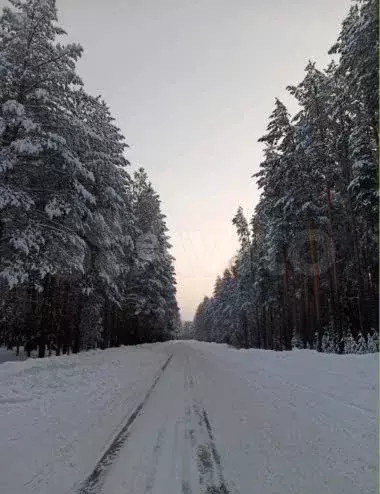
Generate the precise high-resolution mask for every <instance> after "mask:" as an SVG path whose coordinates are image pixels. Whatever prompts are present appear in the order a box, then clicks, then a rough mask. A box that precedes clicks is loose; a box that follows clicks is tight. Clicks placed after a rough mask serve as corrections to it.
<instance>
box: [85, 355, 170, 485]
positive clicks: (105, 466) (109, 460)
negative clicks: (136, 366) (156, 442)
mask: <svg viewBox="0 0 380 494" xmlns="http://www.w3.org/2000/svg"><path fill="white" fill-rule="evenodd" d="M172 357H173V354H170V355H169V357H168V358H167V359H166V361H165V363H164V364H163V365H162V366H161V368H160V370H159V372H158V373H157V375H156V377H155V379H154V380H153V383H152V384H151V386H150V388H149V389H148V391H147V393H146V395H145V397H144V399H143V400H142V401H141V402H140V404H139V405H138V406H137V407H136V409H135V410H134V412H133V413H132V414H131V415H130V416H129V418H128V419H127V421H126V422H125V424H124V426H123V427H122V428H121V430H120V431H119V432H118V434H117V435H116V437H115V439H114V440H113V441H112V443H111V444H110V446H109V447H108V448H107V450H106V451H105V453H104V454H103V456H102V457H101V458H100V460H99V461H98V463H97V464H96V466H95V468H94V470H93V471H92V472H91V474H90V475H89V476H88V477H87V479H86V480H85V481H84V482H83V483H82V485H81V486H80V487H79V489H78V490H77V493H78V494H98V493H99V492H100V491H101V488H102V486H103V483H104V480H105V478H106V476H107V474H108V472H109V470H110V468H111V466H112V464H113V463H114V461H115V459H116V458H117V456H118V455H119V453H120V450H121V448H122V447H123V446H124V444H125V442H126V440H127V439H128V436H129V429H130V427H131V425H132V424H133V422H134V421H135V420H136V418H137V417H138V416H139V415H140V413H141V411H142V409H143V408H144V406H145V404H146V402H147V401H148V399H149V397H150V395H151V394H152V392H153V390H154V388H155V387H156V385H157V383H158V381H159V380H160V378H161V376H162V374H163V373H164V371H165V369H166V368H167V366H168V365H169V362H170V360H171V359H172Z"/></svg>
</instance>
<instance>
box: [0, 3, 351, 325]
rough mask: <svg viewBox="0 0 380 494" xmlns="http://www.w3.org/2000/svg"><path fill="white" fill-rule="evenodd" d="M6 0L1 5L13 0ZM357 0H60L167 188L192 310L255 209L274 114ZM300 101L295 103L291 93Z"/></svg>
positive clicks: (86, 62) (90, 77) (140, 161)
mask: <svg viewBox="0 0 380 494" xmlns="http://www.w3.org/2000/svg"><path fill="white" fill-rule="evenodd" d="M7 3H8V2H7V1H6V0H0V7H2V6H4V5H6V4H7ZM349 5H350V1H349V0H287V1H283V0H261V1H259V0H57V6H58V9H59V18H60V21H61V25H63V27H64V28H65V29H66V30H67V31H68V34H69V40H70V41H76V42H79V43H81V44H82V45H83V47H84V49H85V52H84V56H83V59H82V60H81V61H80V63H79V66H78V68H79V73H80V75H81V76H82V78H83V79H84V82H85V86H86V88H87V90H88V91H89V92H91V93H92V94H98V93H101V94H102V96H103V97H104V99H105V100H106V101H107V103H108V104H109V105H110V107H111V110H112V113H113V115H114V116H115V117H116V119H117V124H118V126H119V127H120V128H121V130H122V132H123V134H124V135H125V136H126V139H127V142H128V143H129V145H130V147H131V149H130V151H129V153H128V157H129V159H130V160H131V161H132V162H133V163H134V164H135V165H136V166H143V167H144V168H145V169H146V170H147V172H148V174H149V177H150V179H151V181H152V183H153V185H154V187H155V188H156V190H157V192H158V193H159V194H160V196H161V200H162V204H163V210H164V213H165V214H166V215H167V224H168V227H169V229H170V233H171V237H172V244H173V246H174V248H173V255H174V256H175V257H176V271H177V281H178V302H179V304H180V308H181V313H182V316H183V318H185V319H189V318H192V316H193V313H194V310H195V308H196V306H197V305H198V303H199V302H200V301H201V300H202V299H203V296H204V295H206V294H210V293H211V292H212V289H213V284H214V281H215V278H216V276H217V275H218V274H220V273H221V272H222V271H223V270H224V269H225V267H226V266H227V265H228V264H229V262H230V260H231V258H232V257H233V255H234V253H235V250H236V248H237V239H236V235H235V231H234V228H233V227H232V224H231V219H232V217H233V215H234V214H235V211H236V209H237V207H238V206H239V205H242V206H243V208H244V209H245V210H246V211H247V212H248V213H249V215H251V213H252V211H253V208H254V206H255V205H256V203H257V200H258V190H257V187H256V185H255V183H254V180H253V179H252V178H250V177H251V175H252V174H253V173H254V172H255V171H256V170H257V169H258V165H259V163H260V159H261V146H260V145H259V144H258V143H257V139H258V138H259V137H260V136H261V135H263V134H264V132H265V128H266V125H267V121H268V115H269V114H270V113H271V111H272V109H273V106H274V98H275V97H276V96H277V97H279V98H280V99H282V100H283V101H284V102H285V103H288V102H289V101H290V100H289V98H288V96H287V94H286V91H285V87H286V86H287V85H288V84H296V83H297V82H299V81H300V80H301V79H302V77H303V70H304V68H305V66H306V64H307V62H308V60H309V59H312V60H316V61H317V62H318V64H320V67H322V68H323V67H325V65H326V64H327V62H328V59H329V57H328V56H327V50H328V49H329V48H330V46H331V45H332V44H333V43H334V42H335V40H336V38H337V36H338V33H339V30H340V23H341V21H342V20H343V18H344V16H345V14H346V13H347V11H348V9H349ZM291 104H292V103H291Z"/></svg>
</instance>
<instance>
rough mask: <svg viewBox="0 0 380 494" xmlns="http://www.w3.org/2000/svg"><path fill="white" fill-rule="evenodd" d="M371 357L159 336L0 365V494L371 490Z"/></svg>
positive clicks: (374, 399) (373, 485)
mask: <svg viewBox="0 0 380 494" xmlns="http://www.w3.org/2000/svg"><path fill="white" fill-rule="evenodd" d="M376 360H377V356H376V355H373V354H371V355H347V356H335V355H326V354H317V353H316V352H311V351H294V352H282V353H275V352H269V351H259V350H249V351H248V350H234V349H231V348H227V347H226V346H224V345H216V344H206V343H198V342H169V343H163V344H157V345H142V346H140V347H134V348H132V347H126V348H120V349H110V350H106V351H104V352H89V353H87V354H80V355H76V356H70V357H57V358H52V359H45V360H43V361H41V360H39V361H36V360H34V361H26V362H10V363H4V364H2V365H1V367H0V434H1V436H0V437H1V438H2V442H1V446H0V466H1V467H0V470H1V471H0V492H4V493H6V494H24V493H25V494H26V493H33V494H35V493H39V494H53V493H54V494H64V493H67V494H69V493H73V494H74V493H81V494H90V493H91V494H121V493H122V494H143V493H152V494H200V493H202V494H203V493H205V494H235V493H240V494H253V493H256V492H257V493H258V494H277V493H278V494H280V493H281V494H287V493H289V494H297V493H300V494H301V493H302V494H305V493H308V494H320V493H331V494H340V493H344V494H359V493H363V494H364V493H365V494H371V493H373V494H374V493H375V492H377V486H376V480H377V367H376Z"/></svg>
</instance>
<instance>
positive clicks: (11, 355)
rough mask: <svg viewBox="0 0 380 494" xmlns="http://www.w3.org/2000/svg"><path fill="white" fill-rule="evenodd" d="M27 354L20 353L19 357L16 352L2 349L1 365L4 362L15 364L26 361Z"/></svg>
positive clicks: (0, 355) (0, 348) (0, 354)
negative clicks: (15, 362) (14, 362)
mask: <svg viewBox="0 0 380 494" xmlns="http://www.w3.org/2000/svg"><path fill="white" fill-rule="evenodd" d="M25 359H26V354H25V353H24V351H20V353H19V354H18V355H16V352H15V351H14V350H7V348H4V347H0V364H2V363H3V362H13V361H19V360H25Z"/></svg>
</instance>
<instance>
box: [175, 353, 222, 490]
mask: <svg viewBox="0 0 380 494" xmlns="http://www.w3.org/2000/svg"><path fill="white" fill-rule="evenodd" d="M187 367H188V378H187V380H186V381H187V388H188V391H189V393H190V395H191V402H192V406H191V408H190V409H189V408H188V409H187V416H188V417H189V416H192V417H193V418H194V419H195V420H194V422H196V423H197V430H196V431H194V430H192V429H189V432H192V433H193V434H192V435H190V439H191V446H192V448H193V450H194V453H195V455H196V459H197V466H198V476H199V483H200V488H201V489H202V492H203V493H204V494H231V491H230V490H229V488H228V487H227V482H226V480H225V476H224V471H223V465H222V462H221V456H220V453H219V451H218V449H217V447H216V443H215V437H214V432H213V429H212V425H211V421H210V418H209V416H208V414H207V411H206V409H205V408H204V406H203V404H202V402H201V401H200V399H199V398H198V397H197V396H196V390H195V386H194V379H193V376H192V373H191V367H190V359H189V357H188V358H187ZM197 439H198V441H197ZM182 492H183V494H187V493H188V492H191V491H188V490H185V489H182Z"/></svg>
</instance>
